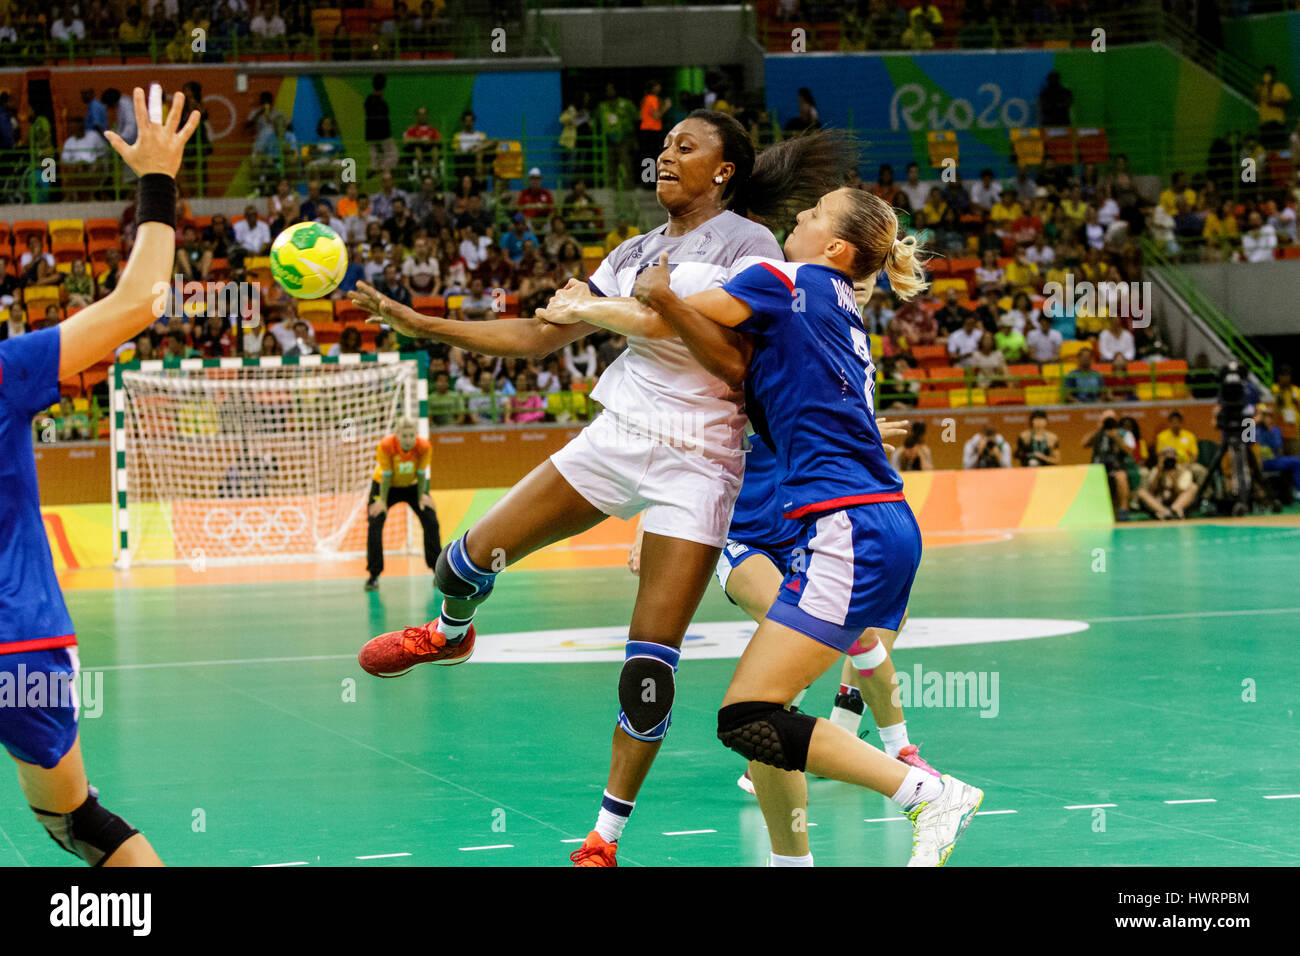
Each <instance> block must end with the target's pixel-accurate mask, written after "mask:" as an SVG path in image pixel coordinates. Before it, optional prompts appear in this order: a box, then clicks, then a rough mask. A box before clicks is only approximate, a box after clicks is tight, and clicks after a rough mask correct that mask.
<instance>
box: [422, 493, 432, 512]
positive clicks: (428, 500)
mask: <svg viewBox="0 0 1300 956" xmlns="http://www.w3.org/2000/svg"><path fill="white" fill-rule="evenodd" d="M420 507H421V508H422V509H423V508H428V509H429V510H430V511H432V510H433V495H431V494H428V493H427V492H426V493H425V494H422V495H420Z"/></svg>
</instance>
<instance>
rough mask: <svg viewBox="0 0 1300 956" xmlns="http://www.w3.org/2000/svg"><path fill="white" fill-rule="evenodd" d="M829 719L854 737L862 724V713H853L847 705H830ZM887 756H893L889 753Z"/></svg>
mask: <svg viewBox="0 0 1300 956" xmlns="http://www.w3.org/2000/svg"><path fill="white" fill-rule="evenodd" d="M830 721H831V723H832V724H834V725H835V726H836V727H843V728H844V729H845V730H847V731H848V732H849V733H851V734H852V735H853V736H854V737H856V736H857V735H858V728H859V727H861V726H862V715H861V714H855V713H854V712H853V711H851V710H849V709H848V708H847V707H832V708H831V716H830ZM889 756H891V757H892V756H894V755H893V754H890V755H889Z"/></svg>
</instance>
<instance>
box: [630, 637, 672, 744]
mask: <svg viewBox="0 0 1300 956" xmlns="http://www.w3.org/2000/svg"><path fill="white" fill-rule="evenodd" d="M680 654H681V652H680V651H678V650H677V648H675V647H668V646H666V645H663V644H654V643H651V642H649V641H628V644H627V660H626V661H624V663H623V671H622V673H621V674H619V677H618V703H619V706H620V707H621V708H622V710H620V711H619V715H618V725H619V726H620V727H622V728H623V730H624V731H625V732H626V733H627V734H629V735H630V736H632V737H635V738H637V739H638V740H647V741H654V740H663V739H664V735H665V734H667V733H668V725H669V724H670V723H671V722H672V710H673V698H674V697H675V696H676V694H677V680H676V677H675V676H674V674H675V671H676V670H677V661H678V660H679V658H680Z"/></svg>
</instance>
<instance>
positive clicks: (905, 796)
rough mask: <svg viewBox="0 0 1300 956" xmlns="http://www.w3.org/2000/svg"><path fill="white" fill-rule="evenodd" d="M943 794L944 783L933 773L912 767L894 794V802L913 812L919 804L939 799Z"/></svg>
mask: <svg viewBox="0 0 1300 956" xmlns="http://www.w3.org/2000/svg"><path fill="white" fill-rule="evenodd" d="M941 793H943V781H941V780H940V779H939V778H938V777H936V776H935V775H934V774H932V773H926V772H925V771H924V770H918V769H917V768H916V767H911V768H909V769H908V771H907V776H906V777H904V778H903V785H902V786H901V787H899V788H898V793H896V794H894V796H893V798H892V799H893V801H894V802H895V803H896V804H898V805H899V806H900V807H902V808H903V809H904V810H911V809H912V808H913V807H915V806H916V805H917V804H918V803H925V802H926V801H927V800H934V799H937V798H938V796H939V794H941Z"/></svg>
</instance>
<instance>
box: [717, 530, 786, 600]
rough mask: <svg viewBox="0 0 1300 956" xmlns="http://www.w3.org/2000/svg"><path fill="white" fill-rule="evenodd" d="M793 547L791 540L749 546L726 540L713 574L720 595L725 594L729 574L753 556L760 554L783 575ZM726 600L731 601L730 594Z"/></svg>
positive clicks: (730, 539)
mask: <svg viewBox="0 0 1300 956" xmlns="http://www.w3.org/2000/svg"><path fill="white" fill-rule="evenodd" d="M793 547H794V541H793V540H791V541H785V542H783V543H781V544H750V543H747V542H744V541H737V540H735V539H734V538H728V539H727V543H726V544H724V545H723V546H722V554H720V555H719V556H718V567H717V569H716V571H715V572H714V573H715V574H716V575H717V578H718V583H719V584H721V585H722V593H723V594H727V579H728V578H730V577H731V572H732V571H734V570H736V568H738V567H740V565H741V564H742V563H744V562H745V561H748V560H749V559H750V558H752V557H754V556H755V555H760V554H761V555H762V556H763V557H765V558H767V559H768V560H769V561H771V562H772V564H773V565H775V566H776V569H777V570H778V571H780V572H781V573H782V574H784V573H785V572H786V569H787V568H789V567H790V551H791V549H792V548H793ZM727 600H728V601H731V595H730V594H727ZM731 603H732V604H735V603H736V602H735V601H731ZM737 606H739V605H737Z"/></svg>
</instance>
